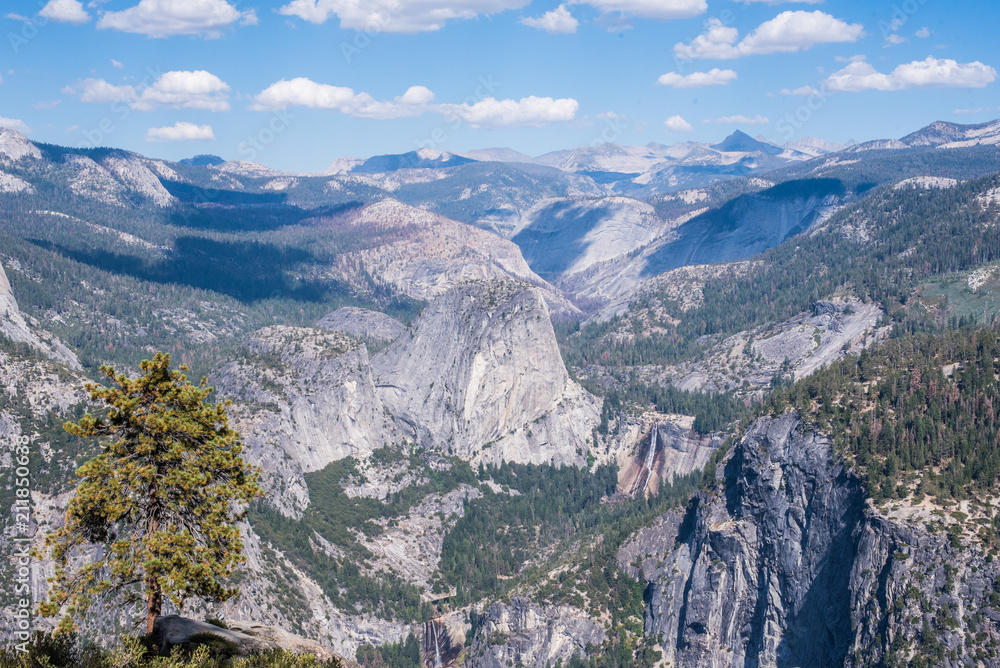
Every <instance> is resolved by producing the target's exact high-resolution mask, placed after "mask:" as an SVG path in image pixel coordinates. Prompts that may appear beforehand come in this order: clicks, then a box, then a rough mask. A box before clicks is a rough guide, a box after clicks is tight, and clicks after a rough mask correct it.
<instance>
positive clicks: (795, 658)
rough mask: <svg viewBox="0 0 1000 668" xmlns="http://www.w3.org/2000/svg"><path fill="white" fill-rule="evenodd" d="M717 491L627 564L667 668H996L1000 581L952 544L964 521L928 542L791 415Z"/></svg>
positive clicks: (733, 463)
mask: <svg viewBox="0 0 1000 668" xmlns="http://www.w3.org/2000/svg"><path fill="white" fill-rule="evenodd" d="M719 486H720V488H722V489H718V490H715V491H712V492H709V493H701V494H699V495H698V496H696V497H695V498H694V499H693V500H692V502H691V503H690V505H689V506H688V508H687V510H686V511H682V512H674V513H668V514H667V515H664V516H663V517H661V518H660V519H659V520H657V521H656V522H655V523H653V524H652V525H651V526H649V527H647V528H645V529H642V530H640V531H639V532H638V533H637V534H636V535H635V536H634V537H633V539H632V540H631V541H630V542H629V543H627V544H626V545H625V546H624V547H623V548H622V549H621V551H620V552H619V563H620V564H621V565H622V566H623V568H626V570H629V571H630V572H631V573H632V574H634V575H636V576H638V577H642V578H644V579H645V580H646V581H647V582H648V583H649V584H648V587H647V595H646V600H647V602H648V607H647V613H646V633H647V634H648V635H652V636H655V637H656V638H658V639H659V640H660V642H661V644H662V647H663V650H664V659H665V660H667V661H669V662H670V665H675V666H680V667H685V666H690V667H694V666H697V667H699V668H701V667H722V666H746V665H752V666H760V667H765V666H774V667H786V666H788V667H790V666H843V665H894V664H892V663H890V662H889V661H890V657H893V658H892V659H891V660H894V661H897V662H898V661H904V662H905V661H907V660H910V659H913V658H916V657H921V658H925V659H926V660H927V661H929V662H930V663H925V664H924V665H941V666H958V665H971V664H969V663H967V662H968V660H969V658H968V657H970V656H975V658H976V659H978V660H979V661H981V662H983V663H985V665H991V666H993V665H998V660H997V658H996V657H995V654H994V656H989V652H990V651H992V650H991V649H990V648H992V647H994V644H993V643H994V641H992V640H990V639H991V638H992V637H995V636H996V634H997V631H998V630H1000V627H998V625H997V622H998V621H1000V613H996V612H995V610H994V608H993V607H992V606H993V605H995V604H996V603H998V602H1000V601H997V600H996V595H995V594H993V592H994V590H995V589H994V588H995V586H996V585H995V582H996V578H997V575H998V574H1000V570H998V569H997V567H996V566H994V565H993V564H992V560H989V559H987V558H986V555H985V554H984V552H983V550H982V549H981V548H980V547H979V546H977V545H976V541H975V540H974V539H968V540H967V539H964V538H956V537H954V536H953V537H951V538H949V536H948V535H947V534H949V533H952V534H954V532H955V531H958V532H959V535H961V531H962V529H961V528H960V526H959V524H960V520H959V521H957V522H955V523H950V528H948V527H946V526H945V524H947V523H945V522H944V520H943V519H942V520H941V521H942V522H943V523H944V524H942V528H941V529H936V530H934V531H929V530H928V526H927V525H926V524H925V523H924V522H914V521H913V520H912V518H911V519H906V518H905V517H904V516H902V515H900V514H899V513H898V512H897V513H895V514H893V512H888V513H884V512H882V511H880V510H879V509H876V508H872V507H870V505H869V504H868V502H867V500H866V496H865V492H864V486H863V484H862V482H861V480H860V479H859V478H857V477H856V476H855V475H854V474H853V473H851V472H850V471H849V470H848V469H847V468H845V466H844V465H843V464H842V463H840V462H839V461H838V460H837V457H836V456H835V455H834V453H833V449H832V447H831V444H830V441H829V440H828V439H827V438H826V437H824V436H822V435H820V434H818V433H816V432H815V431H813V430H811V429H810V428H808V427H807V426H805V425H802V424H801V423H800V422H799V419H798V417H797V416H796V415H794V414H788V415H785V416H783V417H781V418H762V419H760V420H758V421H757V422H756V423H755V424H754V425H753V426H752V427H751V429H750V430H749V431H748V432H747V433H746V435H745V436H744V437H743V439H742V441H741V442H740V443H739V444H738V446H737V447H736V448H735V449H734V450H733V452H732V453H731V454H730V456H729V458H728V459H727V460H726V461H725V463H724V469H723V470H720V471H719ZM940 517H941V518H944V513H940ZM972 531H975V528H974V527H973V529H972ZM977 633H978V634H980V636H981V637H980V636H976V634H977ZM976 638H979V640H976ZM977 643H978V644H977ZM983 645H986V646H983ZM883 660H885V661H886V662H887V663H879V662H880V661H883ZM897 665H898V664H897Z"/></svg>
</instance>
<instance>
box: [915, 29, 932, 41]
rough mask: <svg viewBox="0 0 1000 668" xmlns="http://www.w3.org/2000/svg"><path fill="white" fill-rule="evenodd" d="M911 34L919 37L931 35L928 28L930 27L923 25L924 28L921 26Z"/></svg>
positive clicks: (923, 37) (924, 37)
mask: <svg viewBox="0 0 1000 668" xmlns="http://www.w3.org/2000/svg"><path fill="white" fill-rule="evenodd" d="M913 34H914V35H915V36H917V37H919V38H921V39H926V38H927V37H930V36H931V30H930V28H926V27H925V28H921V29H920V30H918V31H917V32H915V33H913Z"/></svg>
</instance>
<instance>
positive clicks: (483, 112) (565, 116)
mask: <svg viewBox="0 0 1000 668" xmlns="http://www.w3.org/2000/svg"><path fill="white" fill-rule="evenodd" d="M579 108H580V104H579V103H578V102H577V101H576V100H574V99H572V98H562V99H553V98H551V97H535V96H534V95H532V96H530V97H522V98H521V99H520V100H497V99H495V98H492V97H488V98H486V99H485V100H480V101H479V102H476V103H475V104H472V105H470V104H443V105H439V107H438V109H437V110H438V111H439V112H441V113H443V114H444V116H445V118H448V119H454V120H459V121H462V122H465V123H468V124H469V125H470V126H472V127H474V128H509V127H538V126H540V125H545V124H547V123H563V122H566V121H572V120H573V119H574V118H576V112H577V110H578V109H579Z"/></svg>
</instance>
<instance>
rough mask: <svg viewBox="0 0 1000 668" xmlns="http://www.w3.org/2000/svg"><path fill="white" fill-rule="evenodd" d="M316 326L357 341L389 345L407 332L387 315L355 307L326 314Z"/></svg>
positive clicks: (400, 324)
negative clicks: (365, 340) (363, 340)
mask: <svg viewBox="0 0 1000 668" xmlns="http://www.w3.org/2000/svg"><path fill="white" fill-rule="evenodd" d="M316 326H317V327H320V328H322V329H326V330H329V331H331V332H340V333H341V334H347V335H348V336H353V337H354V338H356V339H371V340H373V341H384V342H387V343H388V342H389V341H395V340H396V339H398V338H399V335H400V334H402V333H403V332H405V331H406V327H404V326H403V323H401V322H400V321H398V320H396V319H395V318H392V317H390V316H387V315H386V314H385V313H379V312H378V311H371V310H369V309H365V308H357V307H354V306H345V307H344V308H339V309H337V310H336V311H333V312H332V313H328V314H326V315H325V316H323V318H322V319H321V320H320V321H319V322H317V323H316Z"/></svg>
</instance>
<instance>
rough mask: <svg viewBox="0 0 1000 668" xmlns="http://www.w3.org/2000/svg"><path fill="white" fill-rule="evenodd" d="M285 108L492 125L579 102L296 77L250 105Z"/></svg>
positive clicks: (561, 116)
mask: <svg viewBox="0 0 1000 668" xmlns="http://www.w3.org/2000/svg"><path fill="white" fill-rule="evenodd" d="M288 107H307V108H310V109H325V110H328V111H335V112H339V113H342V114H347V115H349V116H356V117H359V118H374V119H390V118H405V117H408V116H420V115H423V114H425V113H427V112H434V113H439V114H442V115H443V116H445V117H446V118H448V119H449V120H450V121H461V122H464V123H468V124H469V125H471V126H472V127H475V128H492V127H514V126H522V127H523V126H539V125H544V124H546V123H554V122H561V121H571V120H573V119H574V118H576V112H577V110H578V109H579V104H578V103H577V101H576V100H573V99H558V100H557V99H553V98H551V97H534V96H531V97H525V98H521V99H520V100H497V99H495V98H492V97H488V98H486V99H483V100H479V101H478V102H475V103H473V104H469V103H465V104H435V103H434V93H433V92H431V91H430V90H429V89H427V88H426V87H424V86H412V87H410V88H409V89H408V90H407V91H406V92H405V93H404V94H403V95H400V96H399V97H396V98H395V99H393V100H392V101H379V100H376V99H375V98H374V97H372V96H371V95H369V94H368V93H364V92H356V91H354V89H352V88H347V87H344V86H332V85H330V84H321V83H317V82H315V81H312V80H310V79H307V78H304V77H299V78H296V79H291V80H282V81H278V82H277V83H274V84H271V85H270V86H268V87H267V88H265V89H264V90H263V91H261V92H260V93H259V94H258V95H257V96H256V97H255V98H254V103H253V105H252V106H251V109H254V110H256V111H274V110H277V109H287V108H288Z"/></svg>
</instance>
